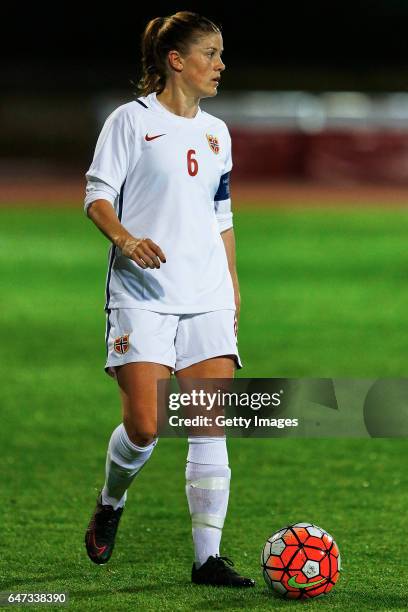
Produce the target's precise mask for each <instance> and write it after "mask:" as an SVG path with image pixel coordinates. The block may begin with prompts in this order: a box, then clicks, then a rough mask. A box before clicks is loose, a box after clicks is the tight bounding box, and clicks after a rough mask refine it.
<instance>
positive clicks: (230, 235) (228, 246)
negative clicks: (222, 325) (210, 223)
mask: <svg viewBox="0 0 408 612" xmlns="http://www.w3.org/2000/svg"><path fill="white" fill-rule="evenodd" d="M221 238H222V240H223V242H224V247H225V252H226V254H227V260H228V268H229V271H230V274H231V278H232V284H233V286H234V295H235V308H236V315H237V320H238V319H239V311H240V308H241V296H240V293H239V283H238V274H237V268H236V261H235V235H234V229H233V228H232V227H230V228H229V229H227V230H225V232H222V233H221Z"/></svg>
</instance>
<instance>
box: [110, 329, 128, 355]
mask: <svg viewBox="0 0 408 612" xmlns="http://www.w3.org/2000/svg"><path fill="white" fill-rule="evenodd" d="M129 346H130V342H129V334H124V335H123V336H119V337H118V338H115V341H114V343H113V348H114V349H115V353H119V355H124V354H125V353H127V351H128V350H129Z"/></svg>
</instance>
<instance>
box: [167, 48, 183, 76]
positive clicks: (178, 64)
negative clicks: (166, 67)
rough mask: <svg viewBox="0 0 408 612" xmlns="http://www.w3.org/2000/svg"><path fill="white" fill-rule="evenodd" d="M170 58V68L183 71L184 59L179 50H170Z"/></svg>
mask: <svg viewBox="0 0 408 612" xmlns="http://www.w3.org/2000/svg"><path fill="white" fill-rule="evenodd" d="M168 60H169V64H170V68H172V69H173V70H175V71H176V72H181V71H182V70H183V67H184V61H183V58H182V57H181V55H180V53H179V52H178V51H169V54H168Z"/></svg>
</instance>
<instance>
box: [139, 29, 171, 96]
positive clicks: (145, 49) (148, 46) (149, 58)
mask: <svg viewBox="0 0 408 612" xmlns="http://www.w3.org/2000/svg"><path fill="white" fill-rule="evenodd" d="M165 22H166V17H155V19H152V20H151V21H149V23H148V24H147V26H146V29H145V31H144V32H143V35H142V70H143V75H142V78H141V79H140V81H139V84H138V88H139V90H140V93H141V95H144V96H147V95H149V94H150V93H152V92H153V91H157V92H158V93H159V92H161V91H163V89H164V86H165V84H166V70H165V66H164V65H163V63H162V61H161V58H160V56H159V55H158V53H157V42H158V41H159V32H160V29H161V28H162V27H163V25H164V24H165Z"/></svg>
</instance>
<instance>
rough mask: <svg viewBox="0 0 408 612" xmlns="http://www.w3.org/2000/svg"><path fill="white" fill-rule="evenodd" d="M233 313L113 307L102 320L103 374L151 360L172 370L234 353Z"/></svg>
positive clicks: (238, 361) (234, 329)
mask: <svg viewBox="0 0 408 612" xmlns="http://www.w3.org/2000/svg"><path fill="white" fill-rule="evenodd" d="M236 332H237V325H236V318H235V311H234V310H214V311H213V312H203V313H198V314H181V315H174V314H163V313H161V312H152V311H150V310H142V309H139V308H116V309H112V310H110V311H109V313H108V314H107V318H106V345H107V361H106V365H105V371H106V372H107V373H108V374H110V375H111V376H115V370H114V368H115V366H120V365H123V364H125V363H130V362H137V361H151V362H153V363H161V364H163V365H166V366H168V367H169V368H171V369H172V370H173V371H177V370H182V369H183V368H187V367H188V366H191V365H193V364H194V363H198V362H200V361H203V360H204V359H210V358H211V357H220V356H222V355H233V356H234V357H235V361H236V365H237V368H242V363H241V359H240V357H239V354H238V340H237V333H236Z"/></svg>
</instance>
